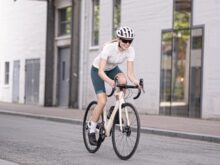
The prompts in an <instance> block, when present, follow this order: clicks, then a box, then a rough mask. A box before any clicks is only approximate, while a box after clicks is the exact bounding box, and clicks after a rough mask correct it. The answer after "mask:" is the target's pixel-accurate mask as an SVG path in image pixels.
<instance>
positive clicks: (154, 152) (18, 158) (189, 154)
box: [0, 115, 220, 165]
mask: <svg viewBox="0 0 220 165" xmlns="http://www.w3.org/2000/svg"><path fill="white" fill-rule="evenodd" d="M219 155H220V144H217V143H210V142H204V141H197V140H187V139H181V138H172V137H166V136H157V135H151V134H141V139H140V143H139V146H138V149H137V151H136V153H135V154H134V156H133V157H132V158H131V159H130V160H128V161H122V160H120V159H118V157H117V156H116V155H115V153H114V150H113V147H112V143H111V138H107V139H106V140H105V142H104V143H103V145H102V146H101V148H100V150H99V151H98V152H97V153H95V154H90V153H88V152H87V150H86V149H85V147H84V144H83V139H82V127H81V126H79V125H73V124H68V123H60V122H53V121H46V120H40V119H33V118H26V117H19V116H10V115H0V159H2V160H7V161H10V162H15V163H17V164H22V165H57V164H62V165H75V164H79V165H87V164H89V165H99V164H100V165H103V164H105V165H112V164H115V165H116V164H117V165H118V164H126V165H133V164H138V165H142V164H144V165H146V164H147V165H168V164H169V165H177V164H178V165H219V162H220V156H219Z"/></svg>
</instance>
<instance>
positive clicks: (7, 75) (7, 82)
mask: <svg viewBox="0 0 220 165" xmlns="http://www.w3.org/2000/svg"><path fill="white" fill-rule="evenodd" d="M7 84H9V62H5V85H7Z"/></svg>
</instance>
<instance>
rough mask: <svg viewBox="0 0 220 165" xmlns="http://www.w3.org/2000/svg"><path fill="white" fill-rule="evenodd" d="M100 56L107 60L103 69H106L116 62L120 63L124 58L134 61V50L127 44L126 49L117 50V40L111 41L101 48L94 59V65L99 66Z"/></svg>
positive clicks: (113, 65)
mask: <svg viewBox="0 0 220 165" xmlns="http://www.w3.org/2000/svg"><path fill="white" fill-rule="evenodd" d="M101 58H102V59H106V60H107V63H106V66H105V71H108V70H112V69H113V68H115V67H116V66H117V65H118V64H122V63H123V62H124V61H126V60H127V61H134V58H135V51H134V48H133V47H131V46H129V48H128V49H127V50H124V51H119V47H118V42H113V43H109V44H107V45H105V46H104V48H103V50H102V51H101V52H100V53H99V55H98V56H97V57H96V58H95V59H94V61H93V66H94V67H96V68H99V63H100V59H101Z"/></svg>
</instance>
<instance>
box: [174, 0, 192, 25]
mask: <svg viewBox="0 0 220 165" xmlns="http://www.w3.org/2000/svg"><path fill="white" fill-rule="evenodd" d="M174 5H175V11H174V29H183V28H190V26H191V19H192V18H191V17H192V16H191V15H192V14H191V11H192V1H191V0H175V4H174Z"/></svg>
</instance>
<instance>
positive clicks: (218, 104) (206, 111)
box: [193, 0, 220, 118]
mask: <svg viewBox="0 0 220 165" xmlns="http://www.w3.org/2000/svg"><path fill="white" fill-rule="evenodd" d="M193 6H194V13H193V14H194V17H193V22H194V26H195V25H204V26H205V32H204V58H203V80H202V81H203V88H202V90H203V91H202V93H203V99H202V118H210V117H213V118H216V117H218V118H219V117H220V86H219V84H220V65H219V43H220V18H219V16H220V1H216V0H211V1H206V0H194V4H193Z"/></svg>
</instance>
